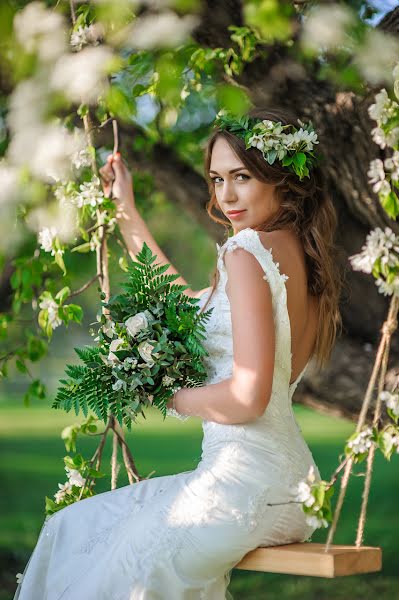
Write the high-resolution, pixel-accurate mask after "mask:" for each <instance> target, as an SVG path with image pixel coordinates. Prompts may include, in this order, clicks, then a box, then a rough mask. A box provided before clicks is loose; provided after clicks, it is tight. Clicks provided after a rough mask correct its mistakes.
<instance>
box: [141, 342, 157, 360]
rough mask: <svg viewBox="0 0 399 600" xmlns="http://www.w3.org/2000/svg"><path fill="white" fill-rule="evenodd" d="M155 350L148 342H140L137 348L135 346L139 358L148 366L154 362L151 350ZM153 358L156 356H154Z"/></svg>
mask: <svg viewBox="0 0 399 600" xmlns="http://www.w3.org/2000/svg"><path fill="white" fill-rule="evenodd" d="M154 348H155V346H154V345H152V344H150V342H147V341H144V342H141V343H140V344H139V345H138V346H137V350H138V352H139V354H140V356H141V358H142V359H143V360H144V361H145V362H146V363H148V364H151V365H153V364H154V360H153V355H152V350H153V349H154ZM154 356H156V355H155V354H154Z"/></svg>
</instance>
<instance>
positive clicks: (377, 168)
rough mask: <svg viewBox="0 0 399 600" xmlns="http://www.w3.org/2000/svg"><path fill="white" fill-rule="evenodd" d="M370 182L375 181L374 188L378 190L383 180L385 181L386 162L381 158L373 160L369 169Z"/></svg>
mask: <svg viewBox="0 0 399 600" xmlns="http://www.w3.org/2000/svg"><path fill="white" fill-rule="evenodd" d="M367 175H368V176H369V181H370V183H373V184H374V185H373V190H374V191H375V192H378V191H379V190H380V189H381V186H382V182H384V181H385V170H384V163H383V162H382V160H380V159H379V158H376V159H375V160H372V161H371V163H370V168H369V170H368V171H367Z"/></svg>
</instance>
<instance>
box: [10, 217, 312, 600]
mask: <svg viewBox="0 0 399 600" xmlns="http://www.w3.org/2000/svg"><path fill="white" fill-rule="evenodd" d="M236 247H242V248H245V249H246V250H247V251H249V252H250V253H252V254H253V255H254V256H255V257H256V258H257V260H258V261H259V263H260V264H261V266H262V268H263V270H264V272H265V275H264V278H265V279H266V280H267V281H268V283H269V285H270V288H271V292H272V296H273V311H274V319H275V329H276V337H275V340H276V349H275V368H274V376H273V388H272V394H271V399H270V402H269V404H268V406H267V408H266V410H265V412H264V414H263V415H262V416H261V417H259V418H257V419H256V420H255V421H252V422H248V423H243V424H239V425H222V424H218V423H216V422H212V421H203V433H204V436H203V442H202V455H201V460H200V462H199V464H198V466H197V467H196V468H195V469H193V470H190V471H185V472H183V473H178V474H176V475H166V476H159V477H154V478H152V479H145V480H143V481H140V482H139V483H135V484H133V485H127V486H124V487H122V488H118V489H116V490H112V491H108V492H104V493H102V494H98V495H96V496H93V497H92V498H88V499H85V500H81V501H80V502H76V503H75V504H73V505H71V506H68V507H66V508H64V509H62V510H61V511H59V512H57V513H55V514H54V515H52V516H51V517H47V518H46V520H45V522H44V525H43V528H42V530H41V532H40V536H39V539H38V542H37V545H36V547H35V549H34V551H33V553H32V555H31V557H30V559H29V562H28V564H27V566H26V567H25V572H24V574H23V580H22V583H20V584H19V585H18V588H17V591H16V593H15V596H14V600H16V599H17V598H18V600H224V599H229V600H231V599H232V598H233V597H232V595H231V593H230V592H229V591H228V589H227V586H228V584H229V582H230V576H231V571H232V569H233V568H234V566H235V565H236V564H237V563H238V562H239V561H240V559H241V558H242V557H243V556H244V555H245V554H246V553H247V552H249V551H250V550H252V549H254V548H256V547H258V546H272V545H279V544H286V543H290V542H296V541H306V540H307V539H308V538H309V536H311V534H312V533H313V531H314V529H315V528H314V527H312V526H310V525H308V524H307V523H306V521H305V514H304V512H303V511H302V507H301V505H300V504H298V503H292V501H293V500H294V499H295V496H294V494H293V491H292V486H294V485H295V484H297V483H298V482H299V480H301V479H305V478H306V475H307V473H308V470H309V467H310V466H311V465H313V466H314V470H315V475H316V480H319V479H320V473H319V471H318V469H317V466H316V465H315V463H314V460H313V457H312V454H311V452H310V450H309V448H308V446H307V445H306V443H305V441H304V439H303V436H302V432H301V430H300V428H299V426H298V424H297V423H296V420H295V417H294V414H293V411H292V405H291V399H292V395H293V393H294V391H295V388H296V386H297V384H298V382H299V380H300V379H301V377H302V375H303V372H304V370H305V369H304V370H303V371H302V373H301V374H300V375H299V377H298V378H297V380H296V381H295V382H294V383H293V384H291V385H290V384H289V381H290V378H291V331H290V322H289V317H288V312H287V301H286V288H285V279H286V278H287V276H286V275H284V274H282V273H280V272H279V265H278V263H276V262H275V261H274V259H273V256H272V251H271V250H267V249H265V247H264V246H263V244H262V243H261V241H260V238H259V236H258V233H257V232H256V231H255V230H254V229H251V228H246V229H244V230H241V231H240V232H238V233H237V234H235V235H234V236H232V237H230V238H229V239H228V240H227V241H226V242H225V243H224V244H223V245H222V246H219V245H218V244H217V248H218V269H219V273H220V280H219V284H218V287H217V290H216V293H215V295H214V297H213V298H212V300H211V303H210V305H208V307H211V306H214V307H215V308H214V311H213V313H212V315H211V317H210V319H209V320H208V322H207V323H206V329H207V337H206V340H205V341H204V345H205V347H206V348H207V350H208V352H209V356H208V357H206V359H205V362H206V366H207V369H208V377H207V380H206V383H209V384H210V383H216V382H218V381H220V380H223V379H225V378H228V377H229V376H230V375H231V369H232V358H233V345H232V329H231V316H230V309H229V300H228V297H227V295H226V292H225V284H226V279H227V273H226V270H225V265H224V262H223V253H224V252H225V251H232V250H234V248H236ZM208 294H209V291H208V290H207V291H206V292H205V293H203V295H202V296H201V298H200V304H199V306H202V305H203V303H204V302H205V300H206V298H207V295H208ZM305 368H306V367H305ZM181 426H182V427H184V422H182V425H181ZM290 500H291V503H287V502H289V501H290ZM269 503H270V504H274V503H275V504H276V505H274V506H269ZM279 503H285V504H279Z"/></svg>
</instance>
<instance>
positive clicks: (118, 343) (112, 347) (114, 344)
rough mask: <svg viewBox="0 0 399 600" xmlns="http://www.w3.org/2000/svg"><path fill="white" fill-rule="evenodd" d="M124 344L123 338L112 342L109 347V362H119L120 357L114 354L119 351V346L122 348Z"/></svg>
mask: <svg viewBox="0 0 399 600" xmlns="http://www.w3.org/2000/svg"><path fill="white" fill-rule="evenodd" d="M122 344H123V340H121V338H117V339H116V340H112V342H111V343H110V345H109V350H110V352H109V354H108V360H110V361H112V362H116V361H118V360H119V359H118V357H117V356H116V355H115V354H114V352H115V351H116V350H118V348H119V346H121V345H122Z"/></svg>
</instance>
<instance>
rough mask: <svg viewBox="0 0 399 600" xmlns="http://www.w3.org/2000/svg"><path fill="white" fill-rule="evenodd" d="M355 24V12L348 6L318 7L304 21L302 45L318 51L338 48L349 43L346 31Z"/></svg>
mask: <svg viewBox="0 0 399 600" xmlns="http://www.w3.org/2000/svg"><path fill="white" fill-rule="evenodd" d="M353 22H354V18H353V11H352V10H350V9H349V8H348V7H346V6H343V5H338V4H329V5H328V6H316V7H314V8H313V10H310V11H309V13H308V16H307V17H306V19H305V20H304V23H303V33H302V43H303V45H304V46H306V47H308V48H312V49H314V50H316V51H317V50H319V49H320V48H321V49H323V50H329V49H334V48H337V47H338V46H341V45H343V44H344V43H348V42H349V39H348V36H347V33H346V30H347V29H348V26H349V25H351V24H352V23H353Z"/></svg>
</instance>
